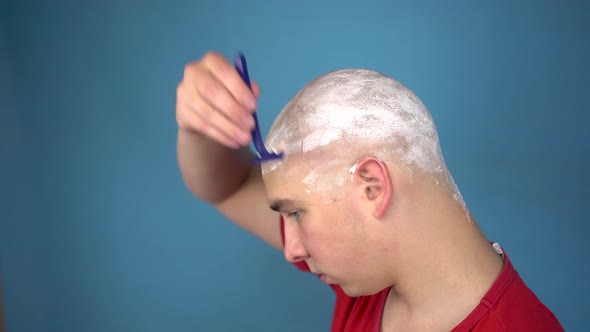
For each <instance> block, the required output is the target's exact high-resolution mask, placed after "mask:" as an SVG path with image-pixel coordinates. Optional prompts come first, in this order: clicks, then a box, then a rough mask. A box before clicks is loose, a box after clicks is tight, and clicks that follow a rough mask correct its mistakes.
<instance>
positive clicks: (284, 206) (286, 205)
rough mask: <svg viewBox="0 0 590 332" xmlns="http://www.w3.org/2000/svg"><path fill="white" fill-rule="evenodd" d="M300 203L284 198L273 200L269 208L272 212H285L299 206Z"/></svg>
mask: <svg viewBox="0 0 590 332" xmlns="http://www.w3.org/2000/svg"><path fill="white" fill-rule="evenodd" d="M300 204H301V203H300V202H298V201H295V200H292V199H285V198H279V199H275V200H273V201H272V202H271V203H270V208H271V210H273V211H277V212H285V211H288V210H292V209H293V207H295V206H296V205H300Z"/></svg>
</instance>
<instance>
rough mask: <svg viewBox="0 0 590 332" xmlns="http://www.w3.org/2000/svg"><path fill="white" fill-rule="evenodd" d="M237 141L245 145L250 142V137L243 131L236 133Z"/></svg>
mask: <svg viewBox="0 0 590 332" xmlns="http://www.w3.org/2000/svg"><path fill="white" fill-rule="evenodd" d="M238 141H240V142H242V143H244V144H246V143H248V142H250V135H248V134H246V133H245V132H243V131H240V132H238Z"/></svg>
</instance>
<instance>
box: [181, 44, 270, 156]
mask: <svg viewBox="0 0 590 332" xmlns="http://www.w3.org/2000/svg"><path fill="white" fill-rule="evenodd" d="M251 85H252V90H253V91H250V89H249V88H248V86H247V85H246V84H245V83H244V81H243V80H242V78H241V77H240V74H239V73H238V72H237V71H236V69H235V68H234V66H233V65H232V64H231V63H230V62H229V61H228V60H227V59H226V58H225V57H223V56H222V55H221V54H219V53H215V52H209V53H207V54H206V55H205V56H204V57H203V58H201V59H200V60H198V61H196V62H193V63H190V64H188V65H186V67H185V68H184V77H183V79H182V81H181V82H180V84H179V85H178V88H177V91H176V97H177V100H176V121H177V123H178V126H179V128H180V130H187V131H191V132H196V133H200V134H203V135H205V136H206V137H208V138H210V139H212V140H213V141H215V142H217V143H220V144H222V145H224V146H226V147H228V148H233V149H238V148H240V147H242V146H246V145H248V144H249V143H250V140H251V139H252V138H251V136H250V131H251V130H252V129H253V128H254V118H253V117H252V112H254V110H255V109H256V99H257V98H258V97H259V96H260V88H259V87H258V85H257V84H256V83H255V82H253V81H252V82H251Z"/></svg>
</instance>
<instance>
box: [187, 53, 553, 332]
mask: <svg viewBox="0 0 590 332" xmlns="http://www.w3.org/2000/svg"><path fill="white" fill-rule="evenodd" d="M252 86H253V87H252V92H251V91H250V90H249V89H248V88H247V86H246V85H245V84H244V83H243V82H242V80H241V78H240V76H239V75H238V73H237V72H236V71H235V70H234V69H233V67H232V65H231V64H230V63H229V62H228V61H227V60H226V59H225V58H224V57H223V56H221V55H219V54H217V53H208V54H207V55H206V56H205V57H203V58H202V59H201V60H200V61H198V62H196V63H193V64H190V65H188V66H187V67H186V69H185V74H184V78H183V81H182V82H181V84H180V85H179V87H178V91H177V93H178V96H177V97H178V101H177V109H176V115H177V121H178V124H179V134H178V159H179V164H180V168H181V171H182V175H183V178H184V180H185V182H186V184H187V186H188V188H189V189H190V190H191V191H192V192H193V194H194V195H195V196H197V197H198V198H200V199H202V200H204V201H207V202H209V203H211V204H213V205H214V206H215V207H216V208H217V209H218V210H219V211H220V212H221V213H223V214H224V215H225V216H227V217H228V218H229V219H230V220H232V221H233V222H235V223H236V224H238V225H240V226H242V227H243V228H245V229H246V230H248V231H250V232H252V233H254V234H255V235H257V236H258V237H260V238H261V239H263V240H264V241H266V242H268V243H269V244H271V245H272V246H274V247H276V248H277V249H280V250H284V253H285V257H286V259H287V260H288V261H289V262H291V263H293V264H295V265H297V266H298V267H299V268H300V269H302V270H304V271H309V272H312V273H315V274H317V275H318V276H319V277H320V279H321V280H322V281H323V282H325V283H327V284H330V285H331V287H332V288H333V289H334V291H335V293H336V297H337V298H336V308H335V311H334V319H333V325H332V330H333V331H380V330H381V331H450V330H455V331H471V330H473V331H561V330H563V329H562V327H561V326H560V324H559V322H558V321H557V319H556V318H555V316H554V315H553V314H552V313H551V312H550V311H549V310H548V309H547V308H546V307H545V306H544V305H543V304H542V303H541V302H540V301H539V300H538V299H537V298H536V296H535V295H534V294H533V293H532V292H531V291H530V290H529V289H528V288H527V287H526V285H525V284H524V283H523V281H522V280H521V279H520V277H519V276H518V274H517V273H516V271H515V270H514V268H513V267H512V264H511V263H510V261H509V259H508V256H507V255H506V254H505V253H503V252H502V249H501V248H500V246H499V245H498V244H493V245H492V244H491V243H490V242H489V241H488V240H487V239H486V237H485V236H484V235H483V234H482V232H481V230H480V229H479V227H478V226H477V224H476V222H475V220H474V219H473V218H472V216H471V214H470V213H469V210H468V209H467V207H466V206H465V204H464V201H463V199H462V197H461V195H460V193H459V191H458V190H457V187H456V185H455V183H454V182H453V179H452V177H451V175H450V174H449V172H448V171H447V168H446V166H445V163H444V159H443V156H442V153H441V151H440V145H439V141H438V135H437V132H436V128H435V125H434V123H433V121H432V118H431V116H430V113H429V112H428V110H427V109H426V107H425V106H424V105H423V104H422V102H421V101H420V99H419V98H418V97H417V96H416V95H415V94H414V93H413V92H412V91H410V90H409V89H408V88H406V87H405V86H403V85H402V84H401V83H399V82H397V81H395V80H393V79H391V78H389V77H387V76H385V75H382V74H379V73H377V72H374V71H369V70H341V71H335V72H331V73H328V74H326V75H323V76H321V77H319V78H317V79H316V80H314V81H312V82H311V83H309V84H308V85H306V86H305V87H304V88H303V89H302V90H301V91H300V92H299V93H298V94H297V95H296V96H295V97H294V98H293V99H292V100H291V101H290V102H289V103H288V104H287V106H286V107H285V108H284V109H283V111H282V112H281V113H280V114H279V116H278V117H277V119H276V121H275V122H274V124H273V126H272V129H271V130H270V133H269V135H268V138H267V141H266V144H267V148H272V149H276V150H279V151H282V152H283V153H284V157H283V158H282V159H280V160H274V161H269V162H266V163H263V164H262V166H254V165H253V164H252V163H251V158H252V155H251V153H250V151H249V149H248V148H247V145H248V143H249V142H250V139H251V138H250V136H249V134H248V133H249V132H250V130H251V129H252V128H253V126H254V122H253V119H252V116H251V112H253V111H254V109H255V107H256V99H255V98H256V97H258V96H259V94H260V89H259V87H258V86H257V85H256V84H255V83H253V85H252ZM269 205H270V208H271V209H269V208H268V207H269ZM273 210H274V211H276V212H273ZM277 212H278V213H277ZM273 220H277V222H272V221H273ZM279 220H280V221H279Z"/></svg>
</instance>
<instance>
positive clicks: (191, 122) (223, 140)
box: [176, 102, 240, 149]
mask: <svg viewBox="0 0 590 332" xmlns="http://www.w3.org/2000/svg"><path fill="white" fill-rule="evenodd" d="M176 118H177V121H178V123H179V126H181V127H182V128H186V129H189V130H194V131H197V132H198V133H201V134H203V135H205V136H206V137H208V138H209V139H211V140H213V141H215V142H217V143H220V144H222V145H224V146H226V147H228V148H231V149H238V148H239V147H240V144H239V143H238V142H236V141H234V140H233V139H231V138H230V137H228V136H227V135H225V134H223V133H222V132H220V131H219V130H218V129H217V128H215V127H212V126H210V125H208V124H207V123H205V122H204V121H203V120H202V119H201V117H199V116H198V115H197V114H194V113H193V110H191V109H190V107H189V106H188V105H186V104H184V103H182V102H180V103H179V104H178V105H177V108H176Z"/></svg>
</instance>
